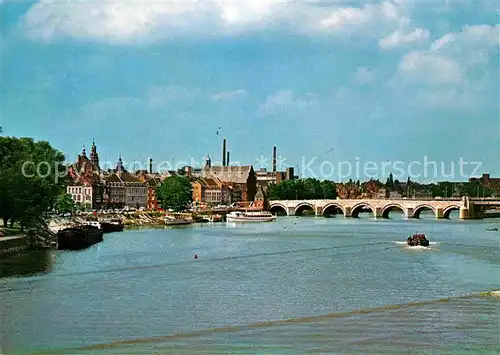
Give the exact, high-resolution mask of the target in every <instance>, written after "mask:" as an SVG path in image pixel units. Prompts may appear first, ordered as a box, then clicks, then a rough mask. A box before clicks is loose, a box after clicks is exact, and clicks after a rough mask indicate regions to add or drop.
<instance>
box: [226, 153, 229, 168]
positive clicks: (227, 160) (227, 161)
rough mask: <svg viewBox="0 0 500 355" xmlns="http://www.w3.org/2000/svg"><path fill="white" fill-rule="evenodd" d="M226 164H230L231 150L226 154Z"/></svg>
mask: <svg viewBox="0 0 500 355" xmlns="http://www.w3.org/2000/svg"><path fill="white" fill-rule="evenodd" d="M226 165H227V166H229V151H227V155H226Z"/></svg>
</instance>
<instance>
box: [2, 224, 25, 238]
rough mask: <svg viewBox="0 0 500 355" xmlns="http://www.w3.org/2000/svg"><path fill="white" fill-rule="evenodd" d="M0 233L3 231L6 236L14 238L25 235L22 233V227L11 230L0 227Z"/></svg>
mask: <svg viewBox="0 0 500 355" xmlns="http://www.w3.org/2000/svg"><path fill="white" fill-rule="evenodd" d="M0 231H3V232H4V235H5V236H6V237H12V236H15V235H19V236H21V235H23V234H24V233H23V232H21V227H19V226H15V225H14V227H13V228H10V227H0Z"/></svg>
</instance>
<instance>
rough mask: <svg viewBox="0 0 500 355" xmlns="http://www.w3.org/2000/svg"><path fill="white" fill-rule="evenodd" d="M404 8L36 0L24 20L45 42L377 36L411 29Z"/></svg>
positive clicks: (264, 1) (303, 0) (283, 0)
mask: <svg viewBox="0 0 500 355" xmlns="http://www.w3.org/2000/svg"><path fill="white" fill-rule="evenodd" d="M406 12H407V11H406V10H405V7H404V6H402V4H399V3H396V2H391V1H383V2H382V3H378V4H366V5H364V6H362V7H344V8H341V7H338V5H336V4H335V3H327V4H325V3H314V2H309V1H307V0H299V1H292V0H239V1H236V2H227V1H225V0H212V1H194V0H187V1H186V0H177V1H176V0H157V1H153V2H147V1H144V2H141V1H132V0H122V1H112V2H111V1H100V2H81V1H75V0H69V1H67V2H62V1H58V0H40V1H39V2H38V3H37V4H35V5H34V6H32V7H31V8H30V9H29V11H28V12H27V14H26V15H25V16H24V18H23V21H22V24H23V26H24V29H25V31H26V33H27V35H28V36H29V37H31V38H33V39H37V40H43V41H52V40H54V39H57V38H75V39H85V40H88V39H90V40H97V41H104V42H108V43H137V42H152V41H157V40H160V39H169V38H172V37H178V36H191V35H195V36H198V37H213V36H220V35H235V34H239V33H245V32H249V31H255V30H259V29H264V28H268V27H269V28H273V29H274V28H282V29H284V30H287V31H289V32H293V33H297V34H302V35H321V34H323V35H328V34H345V33H348V34H352V35H362V36H370V37H374V38H376V39H379V38H382V37H385V36H387V35H388V34H389V33H391V32H393V31H395V30H398V29H400V28H405V29H406V30H407V31H409V28H410V26H409V24H410V19H409V18H408V17H407V14H406Z"/></svg>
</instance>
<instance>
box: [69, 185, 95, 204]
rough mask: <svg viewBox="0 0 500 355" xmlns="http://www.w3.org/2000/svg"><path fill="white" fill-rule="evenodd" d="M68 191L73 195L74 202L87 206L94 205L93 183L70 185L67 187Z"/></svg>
mask: <svg viewBox="0 0 500 355" xmlns="http://www.w3.org/2000/svg"><path fill="white" fill-rule="evenodd" d="M66 193H67V194H68V195H71V198H72V199H73V202H74V203H76V204H82V205H84V206H85V207H86V208H92V207H93V194H92V186H91V185H86V184H79V185H70V186H67V187H66Z"/></svg>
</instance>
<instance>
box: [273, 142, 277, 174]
mask: <svg viewBox="0 0 500 355" xmlns="http://www.w3.org/2000/svg"><path fill="white" fill-rule="evenodd" d="M275 172H276V146H274V147H273V173H275Z"/></svg>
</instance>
